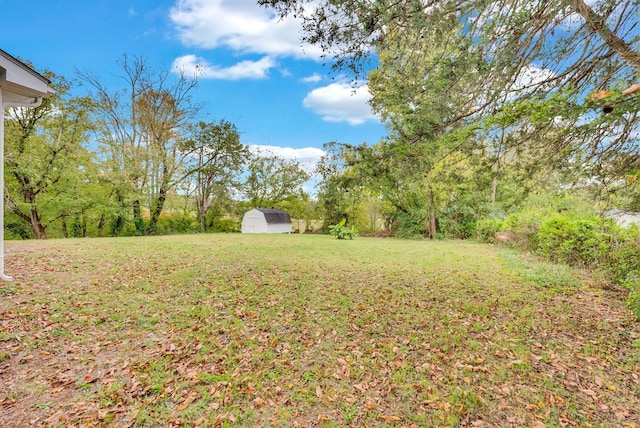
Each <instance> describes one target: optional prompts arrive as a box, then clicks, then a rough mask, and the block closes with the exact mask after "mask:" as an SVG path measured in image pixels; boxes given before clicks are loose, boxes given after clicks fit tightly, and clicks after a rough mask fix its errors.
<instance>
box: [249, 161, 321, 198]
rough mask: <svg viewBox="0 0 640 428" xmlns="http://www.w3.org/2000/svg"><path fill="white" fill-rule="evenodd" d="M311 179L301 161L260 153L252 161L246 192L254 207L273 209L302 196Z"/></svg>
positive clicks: (250, 162)
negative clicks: (285, 201) (289, 198)
mask: <svg viewBox="0 0 640 428" xmlns="http://www.w3.org/2000/svg"><path fill="white" fill-rule="evenodd" d="M308 179H309V174H308V173H307V172H306V171H305V170H304V169H302V167H301V166H300V163H299V162H297V161H294V160H288V159H284V158H282V157H280V156H277V155H274V154H270V153H264V152H262V151H260V150H258V151H256V152H254V153H253V154H252V156H251V157H250V159H249V164H248V175H247V178H246V180H245V183H244V185H243V190H244V194H245V196H246V197H247V199H249V201H250V202H251V205H252V207H254V208H264V207H271V206H273V205H274V204H277V203H278V202H281V201H283V200H285V199H286V198H288V197H291V196H296V195H303V194H304V190H303V188H302V185H303V184H304V182H305V181H307V180H308Z"/></svg>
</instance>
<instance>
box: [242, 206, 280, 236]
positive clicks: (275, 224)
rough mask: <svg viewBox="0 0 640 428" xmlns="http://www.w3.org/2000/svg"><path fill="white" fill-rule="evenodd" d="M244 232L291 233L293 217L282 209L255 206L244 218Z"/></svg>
mask: <svg viewBox="0 0 640 428" xmlns="http://www.w3.org/2000/svg"><path fill="white" fill-rule="evenodd" d="M242 233H291V217H289V214H287V213H286V212H284V211H280V210H272V209H265V208H254V209H252V210H250V211H247V212H246V213H245V214H244V217H243V218H242Z"/></svg>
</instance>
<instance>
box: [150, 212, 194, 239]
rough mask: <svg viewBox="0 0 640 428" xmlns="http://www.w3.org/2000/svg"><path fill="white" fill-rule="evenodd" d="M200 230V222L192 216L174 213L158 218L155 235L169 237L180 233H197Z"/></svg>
mask: <svg viewBox="0 0 640 428" xmlns="http://www.w3.org/2000/svg"><path fill="white" fill-rule="evenodd" d="M199 230H200V225H199V223H198V221H197V220H196V219H195V218H194V217H193V216H191V215H188V214H182V213H172V214H171V215H163V216H161V217H160V218H158V224H157V228H156V231H155V232H154V234H156V235H169V234H178V233H180V234H181V233H196V232H198V231H199Z"/></svg>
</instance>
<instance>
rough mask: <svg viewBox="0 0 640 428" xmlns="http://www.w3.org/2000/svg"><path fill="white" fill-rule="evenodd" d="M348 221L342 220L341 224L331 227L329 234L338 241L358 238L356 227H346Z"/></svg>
mask: <svg viewBox="0 0 640 428" xmlns="http://www.w3.org/2000/svg"><path fill="white" fill-rule="evenodd" d="M346 222H347V221H346V220H345V219H342V220H341V221H340V223H338V224H334V225H333V226H329V234H330V235H331V236H335V237H336V238H338V239H353V238H355V237H356V236H358V232H357V231H356V229H355V228H354V227H346V226H345V223H346Z"/></svg>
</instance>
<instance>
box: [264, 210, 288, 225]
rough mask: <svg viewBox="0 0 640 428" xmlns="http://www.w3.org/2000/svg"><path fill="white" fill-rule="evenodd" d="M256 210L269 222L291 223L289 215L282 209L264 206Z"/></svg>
mask: <svg viewBox="0 0 640 428" xmlns="http://www.w3.org/2000/svg"><path fill="white" fill-rule="evenodd" d="M257 210H258V211H260V212H261V213H263V214H264V218H265V220H267V223H269V224H278V223H291V217H289V214H287V213H286V212H284V211H280V210H273V209H266V208H257Z"/></svg>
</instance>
